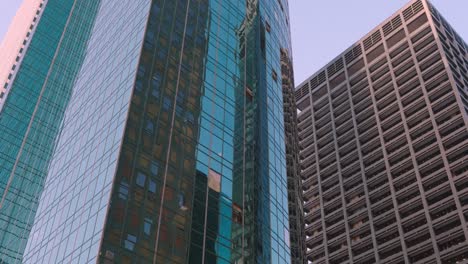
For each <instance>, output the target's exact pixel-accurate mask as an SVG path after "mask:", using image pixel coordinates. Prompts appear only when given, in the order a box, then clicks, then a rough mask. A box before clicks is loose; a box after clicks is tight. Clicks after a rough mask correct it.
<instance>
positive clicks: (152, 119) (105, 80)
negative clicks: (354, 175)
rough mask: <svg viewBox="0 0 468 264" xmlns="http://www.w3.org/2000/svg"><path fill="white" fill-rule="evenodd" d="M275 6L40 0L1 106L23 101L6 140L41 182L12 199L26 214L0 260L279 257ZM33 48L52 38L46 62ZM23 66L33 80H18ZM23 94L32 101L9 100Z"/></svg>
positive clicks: (187, 0) (282, 256)
mask: <svg viewBox="0 0 468 264" xmlns="http://www.w3.org/2000/svg"><path fill="white" fill-rule="evenodd" d="M287 10H288V3H287V1H286V0H279V1H266V0H247V1H245V0H178V1H164V0H153V1H150V0H131V1H130V0H125V1H113V0H100V1H96V0H84V1H83V0H80V1H77V0H60V1H59V0H49V1H47V3H46V5H45V7H44V11H43V12H44V13H43V14H42V17H41V19H40V20H39V22H38V25H37V30H36V33H35V34H34V35H33V36H32V40H31V46H30V48H29V49H28V50H27V53H26V55H25V58H24V60H23V63H22V64H21V66H20V69H19V72H18V74H17V75H16V77H15V79H14V80H13V82H12V83H13V86H12V87H11V90H10V94H9V96H8V97H7V101H6V102H5V105H4V109H3V111H2V115H3V114H4V112H5V111H6V110H7V109H15V110H16V109H18V108H13V107H9V104H16V103H19V102H21V103H22V104H25V107H26V108H27V109H28V110H31V112H30V113H31V114H30V115H31V116H32V117H29V116H27V118H26V119H25V120H26V121H24V124H26V125H23V127H24V130H25V131H26V132H25V133H26V136H24V137H23V138H24V140H23V139H15V140H19V141H18V142H22V143H21V144H18V145H19V149H20V152H19V153H29V152H25V150H26V149H25V148H24V147H25V146H27V147H28V148H27V149H28V151H31V153H33V154H34V153H35V154H34V155H35V156H31V157H30V158H29V159H28V160H27V161H25V162H24V167H21V168H29V167H28V166H31V164H36V163H35V161H36V160H38V158H42V159H41V160H40V161H41V162H42V163H41V164H40V165H41V167H40V168H39V169H37V170H31V173H33V172H34V173H36V172H37V173H39V174H40V175H39V176H37V177H29V176H28V177H29V178H27V179H28V181H35V180H37V181H38V182H37V183H35V182H34V183H35V185H34V192H32V193H31V194H30V196H28V197H27V199H25V200H24V201H23V202H24V203H23V204H24V205H25V206H26V207H27V208H25V209H24V212H25V215H27V216H28V218H27V219H30V221H31V222H32V219H34V225H33V227H32V230H31V233H30V235H29V240H28V243H27V246H26V250H25V253H24V255H23V257H21V252H22V250H19V251H18V252H16V253H15V256H13V257H8V258H6V259H5V260H4V262H7V263H16V262H20V261H22V262H24V263H89V262H94V263H96V262H99V263H102V262H103V263H113V262H116V263H289V262H290V261H291V249H290V248H291V246H292V245H291V243H290V231H289V230H290V225H289V207H288V206H289V204H288V186H290V185H288V178H287V172H286V171H287V170H286V149H285V135H284V133H285V126H284V115H283V111H284V110H283V92H282V90H283V83H284V81H285V80H287V79H289V80H288V81H289V82H290V84H289V85H290V86H291V85H292V79H291V75H290V74H291V72H292V71H291V61H290V59H288V58H291V47H290V41H289V15H288V11H287ZM55 20H57V21H55ZM41 28H42V30H43V31H41V32H42V33H41V34H39V32H40V30H41ZM48 30H49V31H48ZM41 36H43V37H44V39H41V38H40V37H41ZM34 43H37V45H38V48H37V51H41V47H40V45H44V44H48V45H51V48H47V49H46V50H47V55H48V56H47V60H38V59H36V60H33V59H34V56H33V55H30V53H31V54H32V53H33V51H32V50H35V49H32V45H33V44H34ZM49 53H50V54H49ZM28 56H29V57H31V61H32V62H33V63H32V64H31V65H30V66H29V67H27V66H26V65H29V64H25V62H26V59H27V58H28ZM37 56H39V55H37ZM285 58H286V60H285ZM34 63H39V64H41V63H44V65H42V64H41V65H35V64H34ZM36 67H38V68H39V69H41V70H44V73H45V74H44V75H40V76H42V77H36V75H35V74H34V73H33V70H36ZM282 67H283V68H284V67H287V68H289V73H284V72H283V70H282ZM26 70H29V72H30V74H29V75H28V76H31V77H30V78H35V79H36V78H38V81H35V82H33V83H30V84H28V85H24V87H23V88H22V89H20V88H16V87H15V84H16V83H18V85H19V83H20V82H19V80H21V79H20V74H21V71H25V72H26ZM283 75H284V76H283ZM36 86H37V87H36ZM33 87H34V89H33ZM29 90H31V92H32V91H34V92H36V93H35V94H34V95H35V97H34V96H30V97H27V98H28V99H30V100H31V102H25V101H24V100H22V99H21V98H16V97H14V94H15V93H18V94H19V95H18V96H20V95H21V96H23V97H24V96H25V95H24V93H26V92H28V91H29ZM49 114H52V116H53V118H51V119H49V118H50V115H49ZM39 117H40V118H39ZM1 121H2V119H0V122H1ZM5 122H7V121H5ZM35 122H37V125H43V124H47V125H48V126H50V127H51V128H53V129H50V130H49V127H48V126H46V127H43V128H40V129H36V127H34V124H35ZM6 124H8V123H6ZM22 124H23V123H22ZM5 126H6V125H5ZM36 134H38V135H37V137H35V138H34V141H31V143H28V142H29V141H28V138H29V137H28V135H36ZM39 135H40V136H42V137H43V138H44V139H42V138H41V137H39ZM12 137H14V135H13V134H12ZM5 144H7V143H5ZM8 146H10V145H8ZM37 146H41V147H44V148H45V149H46V150H45V151H44V153H46V154H44V155H43V153H42V154H41V152H40V151H42V150H41V148H39V147H37ZM21 149H24V150H21ZM21 151H23V152H21ZM13 164H14V163H13ZM13 166H15V165H13ZM16 167H18V166H16ZM18 168H19V167H18ZM13 170H14V169H13ZM13 170H12V169H9V170H5V172H6V174H5V175H8V176H10V178H11V175H16V174H14V173H11V171H13ZM27 171H28V170H26V169H22V170H18V169H16V172H15V173H17V174H18V177H16V176H15V177H13V178H14V179H23V178H25V175H26V176H27V175H29V174H27ZM2 173H3V172H2ZM5 178H8V177H5ZM44 180H45V181H44ZM22 183H23V184H26V183H25V181H23V182H22ZM27 183H28V184H30V183H29V182H27ZM12 186H13V184H12ZM18 186H19V187H18V192H17V193H24V190H29V185H21V184H19V185H18ZM21 188H23V189H21ZM10 189H11V188H10ZM20 190H21V191H20ZM39 195H40V196H39ZM37 200H38V202H39V206H38V208H37V212H36V204H37ZM31 201H32V202H35V203H36V204H32V203H31ZM30 205H31V206H30ZM2 210H3V207H2ZM23 216H24V215H21V217H23ZM18 218H19V217H18ZM20 219H22V218H20ZM8 230H11V229H8ZM24 232H25V233H24V234H26V237H27V233H29V228H24ZM10 241H12V240H10ZM293 243H297V241H293ZM23 248H24V246H23ZM2 257H3V256H2Z"/></svg>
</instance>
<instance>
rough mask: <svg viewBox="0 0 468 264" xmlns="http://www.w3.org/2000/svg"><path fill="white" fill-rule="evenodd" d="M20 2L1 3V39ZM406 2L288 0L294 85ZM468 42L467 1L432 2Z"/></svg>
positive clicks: (380, 0) (443, 0) (435, 0)
mask: <svg viewBox="0 0 468 264" xmlns="http://www.w3.org/2000/svg"><path fill="white" fill-rule="evenodd" d="M21 2H22V0H0V38H2V39H3V36H4V34H5V32H6V31H7V29H8V26H9V23H10V21H11V20H12V18H13V16H14V14H15V12H16V10H17V9H18V7H19V5H20V4H21ZM407 2H408V0H289V6H290V13H291V32H292V42H293V53H294V74H295V81H296V84H299V83H301V82H302V81H304V80H305V79H307V77H309V76H310V75H312V74H313V73H315V72H316V71H317V70H319V69H320V68H322V67H323V66H324V65H325V64H327V63H328V62H329V61H330V60H332V59H333V58H335V57H336V56H337V55H339V54H340V53H341V52H342V51H344V50H345V49H346V48H348V47H349V46H350V45H351V44H353V43H354V42H356V41H357V40H359V39H360V38H361V37H362V36H364V35H365V34H366V33H368V32H369V31H370V30H371V29H373V28H374V27H375V26H377V25H378V24H380V23H381V22H382V21H383V20H385V19H386V18H387V17H389V16H390V15H392V14H393V13H394V12H395V11H397V10H398V9H399V8H401V7H402V6H403V5H404V4H405V3H407ZM431 2H432V3H433V4H434V5H435V6H436V7H437V9H438V10H439V11H440V12H441V13H442V15H444V17H445V18H446V19H447V20H448V21H449V22H450V24H451V25H452V26H453V27H454V28H455V30H456V31H457V32H458V33H459V34H460V36H461V37H462V38H464V39H465V41H468V0H432V1H431Z"/></svg>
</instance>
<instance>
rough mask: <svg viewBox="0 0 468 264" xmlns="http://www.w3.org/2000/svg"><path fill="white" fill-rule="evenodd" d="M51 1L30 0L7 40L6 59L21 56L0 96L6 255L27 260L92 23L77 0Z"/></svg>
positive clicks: (0, 250) (7, 259)
mask: <svg viewBox="0 0 468 264" xmlns="http://www.w3.org/2000/svg"><path fill="white" fill-rule="evenodd" d="M44 5H45V2H42V1H26V2H25V3H24V5H23V6H22V7H21V9H20V12H19V13H18V15H17V18H18V20H15V23H13V26H18V28H12V29H10V31H9V33H8V35H7V39H5V41H4V42H3V43H4V44H5V45H4V46H2V48H5V47H7V46H9V47H10V49H2V52H6V54H5V58H6V59H7V60H6V62H5V65H3V64H2V66H8V65H7V64H8V63H10V62H11V61H10V60H8V58H11V55H12V54H13V57H16V59H13V66H11V65H10V66H11V67H12V68H11V69H10V71H9V72H8V77H7V80H6V81H5V85H4V88H5V89H6V90H5V91H4V93H3V97H2V98H1V99H0V100H1V109H0V131H1V136H0V137H1V139H2V140H1V141H0V142H1V143H0V195H1V201H0V262H1V263H16V262H18V263H19V262H21V259H22V254H23V251H24V249H25V247H26V243H27V239H28V235H29V231H30V230H31V227H32V224H33V221H34V215H35V212H36V209H37V206H38V200H39V195H40V193H41V191H42V188H43V184H44V180H45V177H46V175H47V169H48V165H49V162H50V160H51V156H52V152H53V151H54V146H55V140H56V139H57V136H58V135H59V132H60V125H61V120H62V118H63V115H64V110H65V107H66V106H67V103H68V99H69V97H70V94H71V88H72V86H73V83H74V80H75V78H76V75H77V72H78V68H79V67H80V65H81V63H82V57H83V52H84V49H83V47H84V45H85V43H86V37H87V32H89V29H90V26H91V25H90V24H89V23H88V22H87V21H88V18H89V17H86V16H87V14H88V13H87V12H73V1H54V0H51V1H48V3H47V8H44ZM86 8H88V10H89V12H92V5H89V6H87V7H86ZM30 9H32V10H30ZM29 19H32V20H33V21H32V22H31V21H29ZM28 21H29V22H28ZM38 21H41V22H40V23H38ZM70 21H74V23H70ZM75 22H79V23H75ZM28 23H31V24H30V25H28ZM78 26H79V27H81V29H82V30H81V31H79V32H78V31H77V27H78ZM15 29H18V30H19V32H16V33H15V32H13V31H14V30H15ZM23 33H24V34H25V35H24V36H23V38H21V36H22V34H23ZM10 37H11V39H10ZM18 41H19V43H18ZM18 49H19V50H18ZM71 51H72V52H71ZM10 52H12V53H10ZM2 57H3V56H2Z"/></svg>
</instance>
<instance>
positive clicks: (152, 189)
mask: <svg viewBox="0 0 468 264" xmlns="http://www.w3.org/2000/svg"><path fill="white" fill-rule="evenodd" d="M148 190H149V191H150V192H152V193H156V182H154V181H153V180H150V181H149V186H148Z"/></svg>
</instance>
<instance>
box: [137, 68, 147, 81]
mask: <svg viewBox="0 0 468 264" xmlns="http://www.w3.org/2000/svg"><path fill="white" fill-rule="evenodd" d="M145 71H146V70H145V67H143V65H140V67H139V68H138V73H137V75H138V77H140V78H142V77H144V76H145Z"/></svg>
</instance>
